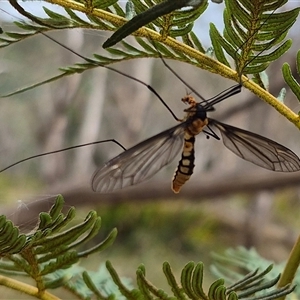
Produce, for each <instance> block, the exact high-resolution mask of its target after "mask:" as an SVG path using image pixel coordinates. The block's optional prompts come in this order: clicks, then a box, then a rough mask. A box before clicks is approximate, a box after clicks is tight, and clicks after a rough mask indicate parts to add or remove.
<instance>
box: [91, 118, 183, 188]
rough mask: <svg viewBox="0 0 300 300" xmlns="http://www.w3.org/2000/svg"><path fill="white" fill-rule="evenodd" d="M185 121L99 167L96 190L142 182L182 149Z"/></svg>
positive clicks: (93, 179) (93, 185)
mask: <svg viewBox="0 0 300 300" xmlns="http://www.w3.org/2000/svg"><path fill="white" fill-rule="evenodd" d="M185 127H186V124H185V123H181V124H179V125H177V126H175V127H172V128H170V129H168V130H166V131H163V132H161V133H159V134H157V135H155V136H153V137H151V138H149V139H148V140H145V141H143V142H141V143H140V144H138V145H136V146H134V147H132V148H130V149H128V150H126V151H124V152H123V153H121V154H120V155H118V156H117V157H115V158H113V159H111V160H110V161H109V162H107V163H106V164H105V165H104V166H103V167H101V168H99V169H97V170H96V171H95V173H94V175H93V177H92V189H93V191H95V192H100V193H109V192H112V191H114V190H117V189H122V188H124V187H127V186H130V185H134V184H137V183H140V182H142V181H144V180H146V179H148V178H150V177H151V176H153V175H154V174H156V173H157V172H158V171H159V170H160V169H161V168H162V167H163V166H165V165H167V164H169V163H170V162H171V161H172V160H173V159H174V157H175V156H176V154H178V152H179V151H180V149H182V146H183V135H184V130H185Z"/></svg>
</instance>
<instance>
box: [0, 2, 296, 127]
mask: <svg viewBox="0 0 300 300" xmlns="http://www.w3.org/2000/svg"><path fill="white" fill-rule="evenodd" d="M132 2H133V4H134V11H133V8H132V7H131V8H128V7H127V12H126V11H124V10H123V9H122V8H121V7H120V6H119V4H118V3H117V2H116V1H115V0H110V1H78V2H76V1H69V0H51V3H53V4H58V5H61V6H63V7H64V8H65V11H66V13H67V16H63V15H61V14H58V13H56V12H54V11H51V10H49V9H46V8H45V9H44V10H45V12H46V14H47V15H48V18H44V19H43V18H37V17H35V16H32V15H31V14H29V15H28V12H25V11H24V9H23V8H22V7H21V6H20V5H19V4H18V3H17V2H16V1H15V0H10V3H11V4H12V5H13V6H14V7H15V8H16V9H17V10H18V11H19V12H20V13H21V14H23V15H25V16H27V17H29V18H31V20H33V21H34V23H29V22H24V21H19V22H16V25H17V26H18V27H19V28H20V29H21V32H16V31H14V32H6V33H5V34H3V35H2V36H1V37H0V42H1V44H0V47H7V46H9V45H11V44H13V43H17V42H20V41H21V40H23V39H25V38H28V37H30V36H33V35H37V34H40V33H41V34H43V35H47V34H46V32H47V31H51V30H53V29H70V28H86V29H94V30H108V31H114V30H116V29H117V28H119V27H120V26H122V25H124V23H126V21H127V20H126V19H125V16H126V13H129V14H130V15H133V14H134V13H136V14H140V13H145V14H146V15H147V14H148V10H149V8H150V7H151V6H152V5H153V4H156V3H158V2H159V1H154V0H152V1H150V0H149V1H144V2H142V1H140V0H134V1H132ZM286 2H287V0H280V1H272V0H269V1H251V2H249V1H248V0H234V1H231V0H230V1H229V0H228V1H225V6H226V9H225V10H224V26H225V29H224V33H223V36H222V35H221V34H220V33H219V32H218V31H217V29H216V27H215V25H214V24H211V25H210V38H211V43H212V45H213V53H214V56H215V58H216V59H214V58H212V56H211V55H209V53H211V51H208V49H205V48H204V47H203V46H202V42H201V41H200V40H199V38H198V37H197V35H196V34H195V33H194V32H193V31H192V29H193V25H194V22H195V20H196V19H197V18H199V17H201V15H202V13H203V12H204V11H205V9H206V8H207V1H202V5H200V6H197V7H195V8H193V9H188V10H175V11H172V12H171V13H170V14H167V15H164V14H163V15H160V16H159V17H158V18H157V19H155V20H153V22H152V23H149V24H147V25H146V26H145V27H142V28H139V29H138V30H137V31H135V32H134V35H135V37H136V41H137V45H136V44H133V43H131V42H129V41H126V42H121V43H120V46H121V47H118V48H109V49H107V54H105V53H104V54H102V53H101V54H94V56H93V58H87V57H83V56H81V55H79V54H77V56H79V57H80V58H81V59H83V60H84V62H83V63H82V62H81V63H77V64H75V65H72V66H68V67H63V68H60V71H61V72H60V74H58V75H56V76H54V77H52V78H49V79H47V80H44V81H42V82H38V83H36V84H33V85H31V86H27V87H24V88H21V89H19V90H17V91H13V92H11V93H8V94H6V95H2V97H8V96H11V95H14V94H17V93H21V92H24V91H27V90H29V89H32V88H35V87H37V86H40V85H42V84H45V83H49V82H52V81H54V80H58V79H60V78H62V77H65V76H69V75H72V74H76V73H82V72H84V71H86V70H90V69H93V68H95V67H106V68H108V69H109V70H111V71H115V72H118V71H117V70H115V69H113V68H112V67H110V66H108V65H110V64H113V63H118V62H121V61H124V60H132V59H139V58H145V57H153V58H159V57H161V56H162V57H163V58H165V59H175V60H178V61H181V62H186V63H189V64H192V65H194V66H196V67H199V68H202V69H204V70H207V71H210V72H213V73H217V74H219V75H220V76H223V77H225V78H230V79H232V80H235V81H237V82H239V83H240V82H243V86H244V87H245V88H248V89H249V90H251V91H252V92H253V93H255V94H256V95H257V96H258V97H260V98H261V99H263V100H264V101H266V102H267V103H269V104H270V105H271V106H273V107H274V108H275V109H276V110H277V111H278V112H279V113H281V114H282V115H283V116H285V117H286V118H287V119H288V120H290V121H291V122H293V123H294V124H295V125H296V126H297V127H298V128H300V122H298V115H297V114H295V113H293V112H292V111H291V110H289V109H288V108H287V107H286V106H285V105H284V103H283V102H282V101H281V100H282V99H281V98H282V96H283V93H281V94H280V95H279V100H280V101H278V99H277V98H276V97H274V96H272V95H271V94H269V93H268V92H267V91H266V90H265V88H266V86H265V85H264V83H263V81H264V80H265V79H263V78H261V75H260V74H261V71H263V70H265V69H266V68H267V66H268V65H269V64H270V63H271V62H272V61H274V60H277V59H278V58H279V57H281V56H282V55H283V54H284V53H285V52H286V51H287V50H288V49H289V48H290V47H291V44H292V41H291V40H286V41H283V40H284V38H285V37H286V35H287V33H288V30H289V29H290V28H291V26H292V25H293V24H294V22H295V20H296V18H297V16H298V14H299V7H298V8H295V9H292V10H287V11H285V12H278V11H280V9H281V8H282V7H283V5H284V4H285V3H286ZM210 5H215V4H210ZM76 11H79V12H83V13H85V14H86V16H87V18H88V20H83V18H81V17H80V16H79V15H78V14H77V13H76ZM150 12H151V11H150ZM126 24H127V23H126ZM180 40H181V41H180ZM154 45H155V46H154ZM62 46H64V45H62ZM69 50H70V49H69ZM73 53H74V52H73ZM228 55H229V56H231V58H233V60H234V63H235V66H236V70H234V69H233V68H231V62H230V61H229V60H228ZM286 69H287V68H286V67H285V71H286ZM284 74H287V75H284V76H285V77H286V78H290V76H288V72H284ZM242 75H252V77H253V81H252V80H249V79H248V78H246V77H242ZM135 80H136V81H138V80H137V79H135ZM288 81H289V82H290V83H291V86H292V87H293V88H292V90H293V91H295V84H292V80H290V79H288ZM260 87H262V88H260ZM295 93H296V94H297V89H296V91H295Z"/></svg>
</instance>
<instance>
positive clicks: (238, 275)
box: [211, 247, 300, 298]
mask: <svg viewBox="0 0 300 300" xmlns="http://www.w3.org/2000/svg"><path fill="white" fill-rule="evenodd" d="M212 257H213V259H214V263H213V265H212V266H211V271H212V273H213V274H214V275H215V276H216V277H226V281H228V282H229V284H232V285H233V286H234V285H235V284H236V282H239V281H240V280H243V278H244V275H243V274H242V273H247V272H251V270H255V269H265V270H266V273H265V275H264V279H265V280H266V284H272V280H274V284H276V282H275V281H276V280H275V279H276V278H277V277H278V274H279V273H281V272H282V271H283V270H284V269H285V268H286V263H285V262H284V263H280V264H274V263H273V262H271V261H269V260H266V259H264V258H262V257H261V256H260V255H259V254H258V253H257V252H256V251H255V249H250V250H249V249H246V248H244V247H238V248H236V249H228V250H226V252H225V254H224V255H220V254H217V253H213V254H212ZM271 264H272V266H273V267H272V268H271V269H268V268H269V266H270V265H271ZM292 264H293V267H294V268H295V269H297V267H298V265H297V264H296V263H295V261H293V262H292ZM267 270H268V272H267ZM295 272H296V271H295ZM293 274H294V273H293ZM274 278H275V279H274ZM278 280H279V278H277V281H278ZM280 280H281V279H280ZM289 283H291V281H289ZM293 283H294V284H295V285H299V283H300V276H299V275H297V273H296V275H295V278H294V279H293ZM274 284H273V285H274ZM286 284H287V282H285V285H286ZM291 288H292V287H291ZM274 293H276V292H275V291H274ZM294 293H295V294H296V295H297V298H299V297H300V292H299V291H298V290H297V289H296V290H295V291H294Z"/></svg>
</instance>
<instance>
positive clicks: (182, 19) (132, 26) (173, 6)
mask: <svg viewBox="0 0 300 300" xmlns="http://www.w3.org/2000/svg"><path fill="white" fill-rule="evenodd" d="M131 1H132V3H133V7H134V8H135V11H134V12H131V14H133V13H134V14H136V16H135V17H133V18H132V19H131V20H129V21H128V22H126V23H125V24H124V25H123V26H121V28H119V29H118V30H117V31H116V32H115V33H114V34H113V35H112V36H111V37H110V38H109V39H107V40H106V41H105V42H104V44H103V48H108V47H111V46H113V45H115V44H116V43H118V42H120V41H121V40H122V39H123V38H125V37H127V36H128V35H130V34H132V33H133V32H134V31H136V30H138V29H139V28H141V27H142V26H146V25H147V24H149V23H150V22H152V24H150V25H148V27H149V28H151V29H153V30H155V27H157V28H158V29H159V31H160V32H161V35H162V37H163V38H164V37H167V36H172V37H176V36H182V35H183V34H187V33H188V32H190V31H191V30H192V28H193V23H194V21H195V20H196V19H197V18H199V16H200V15H201V14H202V13H203V12H204V11H205V9H206V8H207V6H208V3H207V0H205V1H201V0H198V1H193V2H191V1H189V0H166V1H163V2H161V1H158V0H155V1H148V2H147V3H146V4H143V3H142V2H140V1H137V0H131ZM131 1H130V3H131ZM190 3H192V4H190ZM188 5H193V6H194V9H192V10H190V11H188V10H186V11H175V10H177V9H180V8H182V7H184V6H188Z"/></svg>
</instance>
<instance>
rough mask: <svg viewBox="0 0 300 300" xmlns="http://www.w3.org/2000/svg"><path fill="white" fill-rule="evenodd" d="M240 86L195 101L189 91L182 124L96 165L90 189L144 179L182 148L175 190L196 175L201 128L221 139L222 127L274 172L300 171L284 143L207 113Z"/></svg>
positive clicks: (231, 145)
mask: <svg viewBox="0 0 300 300" xmlns="http://www.w3.org/2000/svg"><path fill="white" fill-rule="evenodd" d="M240 89H241V86H240V85H235V86H233V87H231V88H229V89H228V90H227V91H225V92H223V93H221V94H219V95H217V96H216V97H213V98H211V99H209V100H207V101H202V102H196V101H195V99H194V97H192V96H190V95H187V96H185V97H184V98H182V101H183V102H184V103H185V104H188V105H190V106H189V108H187V109H185V110H184V111H185V112H186V116H185V119H184V120H182V122H181V123H180V124H179V125H176V126H174V127H172V128H170V129H168V130H165V131H163V132H161V133H159V134H157V135H155V136H153V137H151V138H149V139H147V140H145V141H143V142H141V143H139V144H137V145H136V146H134V147H132V148H130V149H128V150H126V151H124V152H123V153H121V154H120V155H118V156H116V157H115V158H113V159H111V160H110V161H108V162H107V163H106V164H105V165H104V166H103V167H100V168H98V169H97V170H96V171H95V173H94V175H93V177H92V189H93V190H94V191H95V192H100V193H109V192H113V191H114V190H118V189H122V188H125V187H127V186H131V185H135V184H138V183H140V182H143V181H145V180H146V179H149V178H150V177H152V176H153V175H154V174H156V173H157V172H158V171H159V170H160V169H161V168H163V167H164V166H166V165H168V164H169V163H170V162H171V161H172V160H173V159H174V158H175V157H176V155H177V154H178V153H179V152H180V151H181V152H182V154H181V160H180V161H179V164H178V167H177V169H176V171H175V174H174V177H173V180H172V190H173V191H174V192H175V193H179V192H180V189H181V187H182V186H183V185H184V183H185V182H186V181H187V180H189V178H190V177H191V175H192V174H193V169H194V159H195V156H194V153H195V150H194V143H195V136H196V135H198V134H199V133H200V132H203V133H205V134H206V135H208V136H212V137H214V138H216V139H218V140H219V139H220V138H219V137H218V135H217V134H216V133H215V132H214V130H213V128H217V129H218V130H219V132H220V134H221V138H222V140H223V144H224V145H225V147H227V148H228V149H229V150H231V151H232V152H233V153H235V154H236V155H238V156H239V157H241V158H242V159H244V160H247V161H249V162H252V163H253V164H255V165H258V166H260V167H262V168H265V169H268V170H272V171H277V172H295V171H299V170H300V160H299V158H298V156H297V155H296V154H295V153H294V152H293V151H291V150H290V149H288V148H286V147H285V146H283V145H280V144H278V143H277V142H275V141H272V140H270V139H268V138H266V137H263V136H260V135H258V134H256V133H253V132H250V131H246V130H244V129H240V128H237V127H234V126H231V125H228V124H225V123H222V122H220V121H217V120H215V119H212V118H208V117H207V112H208V111H210V110H213V105H215V104H217V103H219V102H221V101H222V100H224V99H226V98H228V97H230V96H232V95H235V94H237V93H239V92H240ZM203 103H204V104H203Z"/></svg>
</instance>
